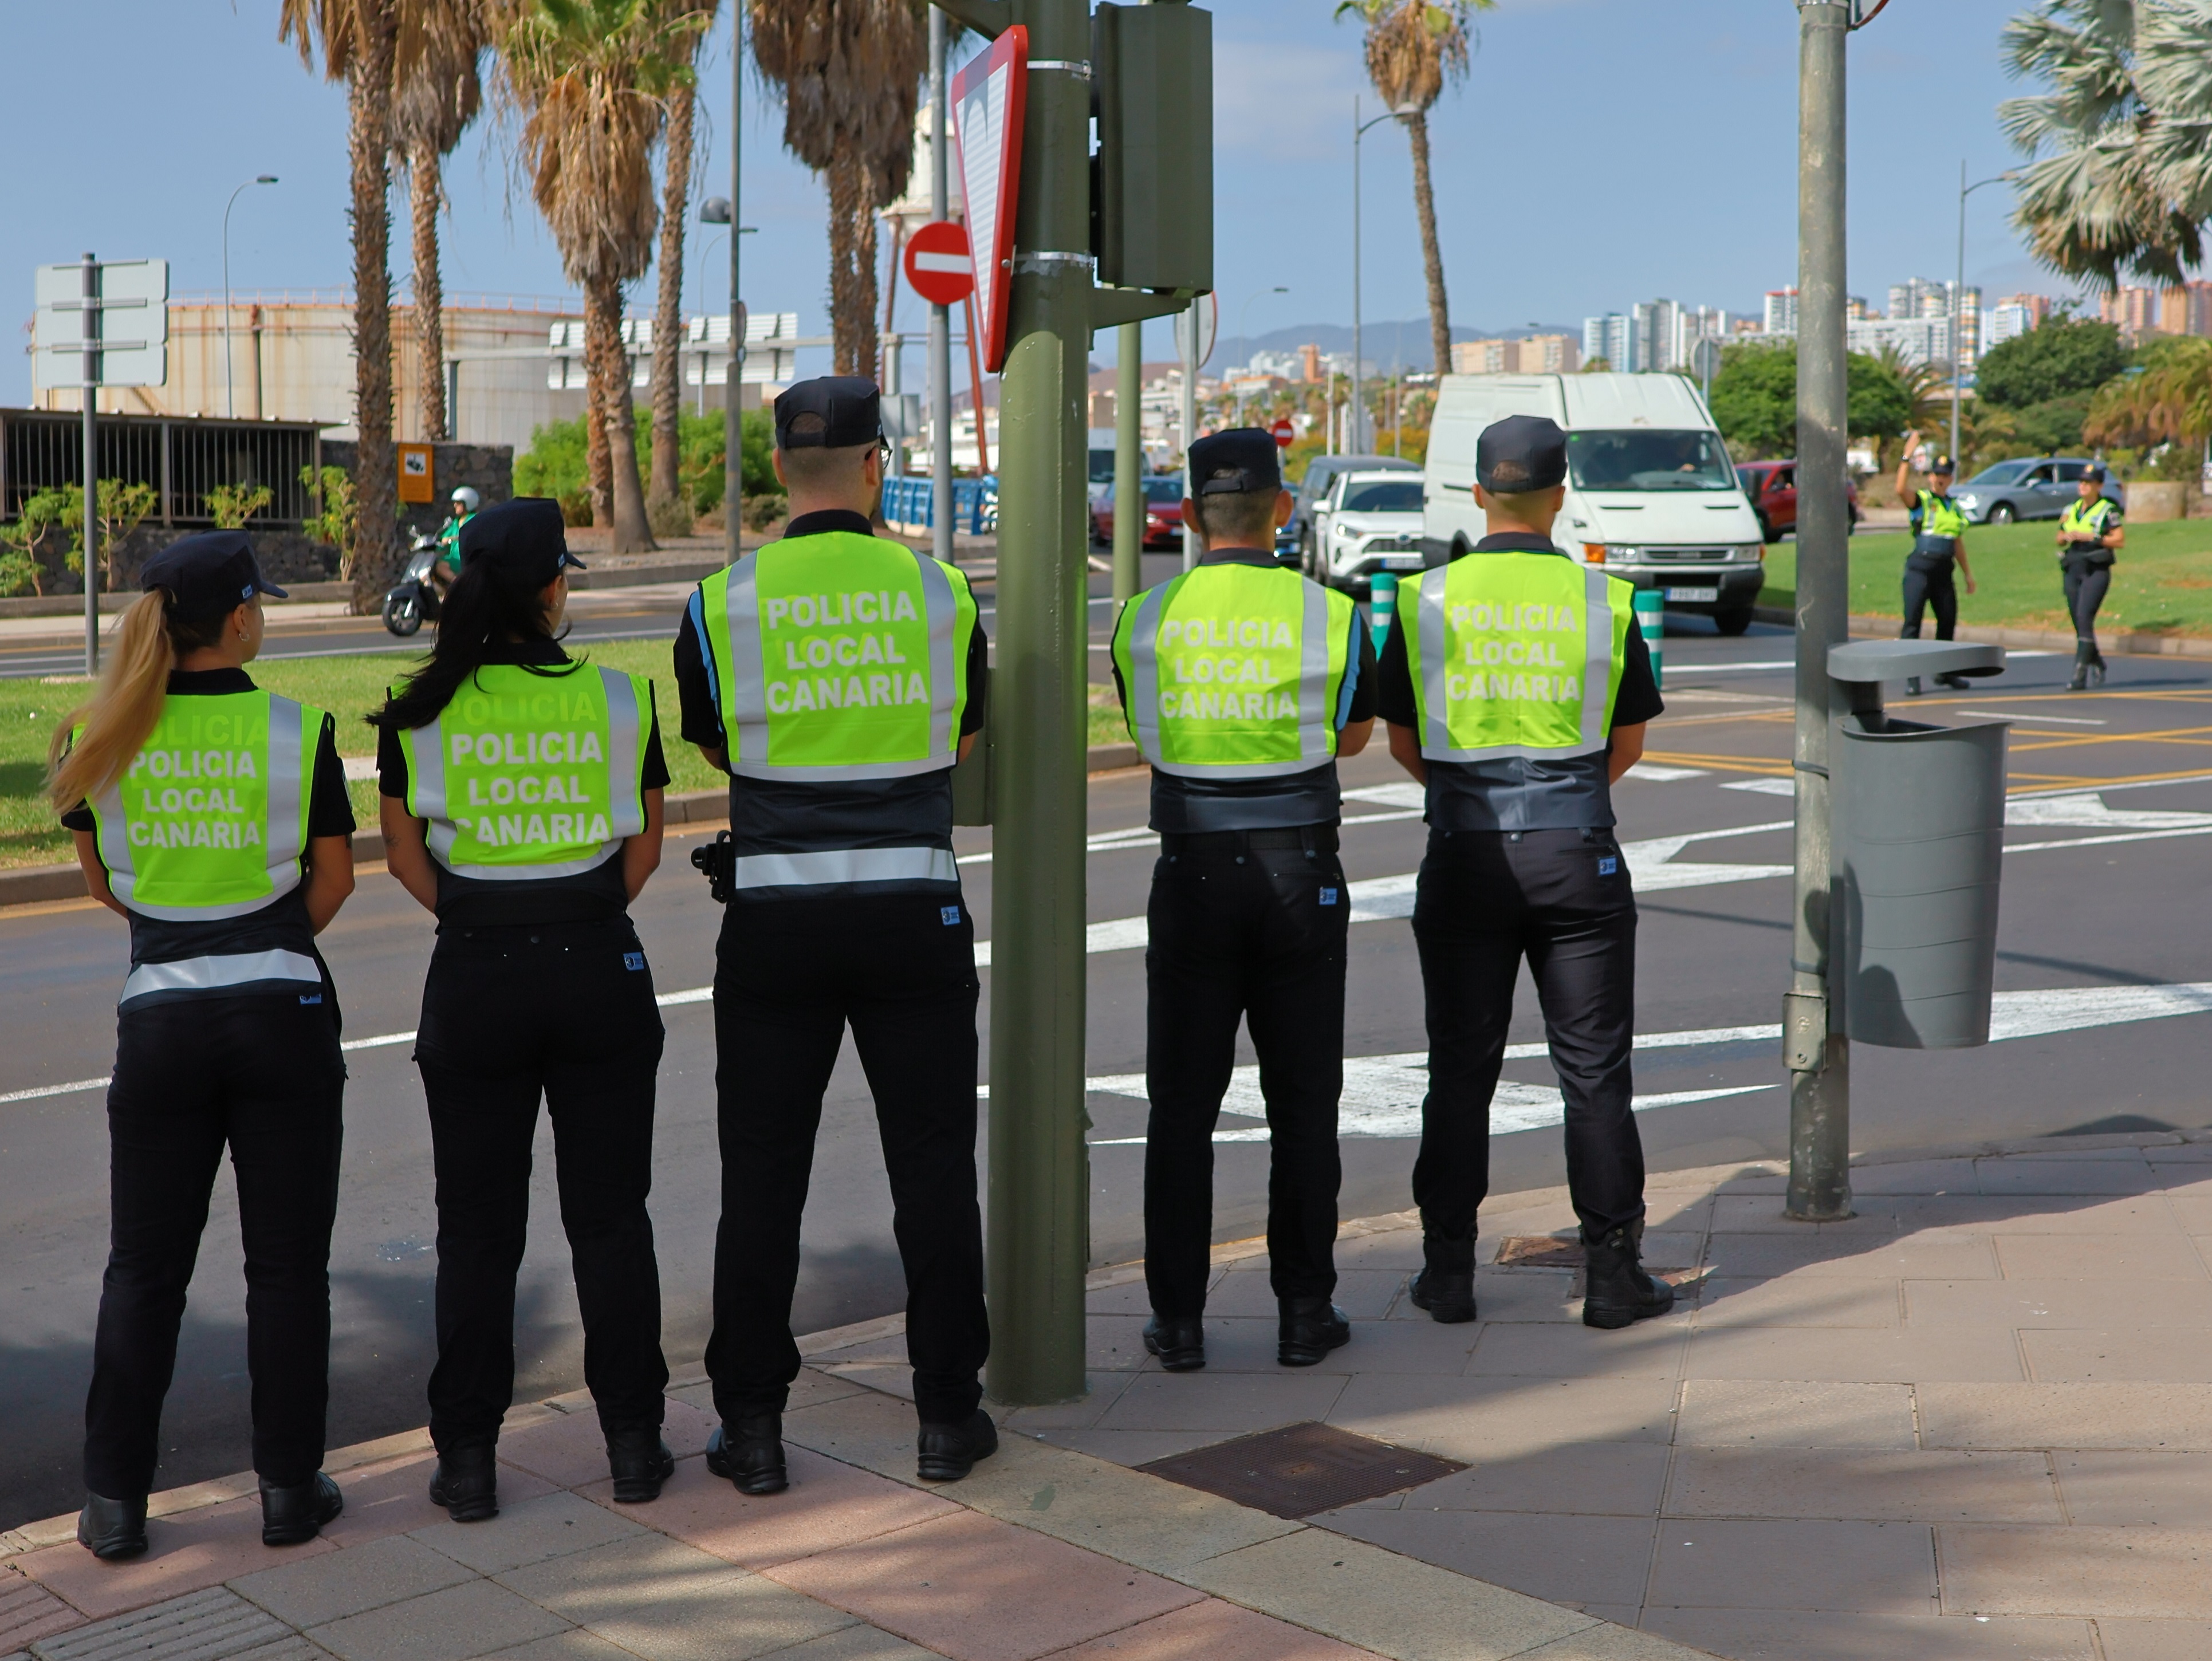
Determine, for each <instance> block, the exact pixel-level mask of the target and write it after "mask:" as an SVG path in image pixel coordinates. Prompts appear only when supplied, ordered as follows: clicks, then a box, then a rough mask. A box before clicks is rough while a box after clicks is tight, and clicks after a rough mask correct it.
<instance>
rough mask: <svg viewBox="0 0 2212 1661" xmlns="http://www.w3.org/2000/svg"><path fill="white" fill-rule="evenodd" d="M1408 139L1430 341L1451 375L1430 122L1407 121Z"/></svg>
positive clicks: (1439, 366)
mask: <svg viewBox="0 0 2212 1661" xmlns="http://www.w3.org/2000/svg"><path fill="white" fill-rule="evenodd" d="M1406 137H1407V139H1408V140H1409V141H1410V142H1411V143H1412V145H1413V208H1414V211H1415V212H1416V213H1417V214H1418V216H1419V218H1420V222H1421V270H1422V272H1423V274H1424V275H1425V276H1426V277H1427V278H1428V283H1429V337H1430V344H1431V345H1432V346H1433V347H1434V348H1435V350H1436V355H1437V374H1440V375H1444V374H1450V373H1451V302H1450V301H1449V300H1448V299H1446V298H1445V296H1444V257H1443V251H1442V250H1441V249H1440V248H1438V247H1437V195H1436V190H1435V188H1434V186H1431V184H1430V182H1429V118H1428V116H1427V115H1426V114H1425V113H1424V114H1420V115H1413V116H1408V117H1407V118H1406Z"/></svg>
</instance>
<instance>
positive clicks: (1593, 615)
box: [1379, 416, 1674, 1327]
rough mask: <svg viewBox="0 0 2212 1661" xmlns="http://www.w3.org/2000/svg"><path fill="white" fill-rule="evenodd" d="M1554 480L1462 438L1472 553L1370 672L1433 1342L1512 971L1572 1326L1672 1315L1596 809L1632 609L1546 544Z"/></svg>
mask: <svg viewBox="0 0 2212 1661" xmlns="http://www.w3.org/2000/svg"><path fill="white" fill-rule="evenodd" d="M1566 477H1567V443H1566V435H1565V433H1563V432H1561V431H1560V430H1559V427H1558V426H1557V425H1555V424H1554V423H1552V422H1550V421H1548V420H1546V419H1544V418H1543V417H1536V416H1513V417H1508V418H1507V419H1506V420H1504V421H1501V422H1498V423H1496V424H1495V425H1493V426H1491V427H1489V428H1487V429H1485V431H1484V432H1483V434H1482V435H1481V436H1480V438H1479V439H1478V440H1477V441H1476V447H1475V480H1476V484H1475V492H1474V496H1475V502H1476V503H1477V505H1479V506H1480V508H1482V509H1483V512H1484V514H1485V515H1486V519H1487V520H1488V528H1489V534H1488V535H1487V536H1486V537H1484V538H1482V540H1481V541H1480V542H1478V543H1476V544H1475V545H1474V549H1473V550H1472V551H1469V552H1468V553H1464V554H1462V555H1460V556H1458V557H1456V558H1455V559H1454V560H1452V561H1451V563H1449V564H1447V565H1444V566H1443V567H1440V568H1438V569H1432V570H1428V571H1425V572H1423V573H1422V574H1421V575H1420V577H1419V579H1418V580H1417V581H1414V582H1411V583H1408V584H1407V585H1406V586H1405V587H1401V589H1400V590H1399V591H1398V593H1399V599H1398V622H1397V625H1396V626H1395V628H1393V629H1392V630H1391V631H1390V637H1389V640H1388V641H1386V642H1384V643H1383V660H1382V664H1381V680H1382V689H1381V697H1380V700H1379V701H1380V703H1381V705H1382V715H1383V720H1384V721H1387V722H1388V723H1389V730H1390V753H1391V755H1392V756H1394V757H1396V758H1397V760H1398V762H1399V763H1400V764H1401V765H1402V766H1403V767H1404V768H1405V769H1406V770H1407V772H1408V773H1410V774H1412V775H1413V777H1415V778H1416V779H1419V780H1420V781H1421V782H1423V783H1425V785H1426V786H1427V787H1428V823H1429V848H1428V854H1427V856H1426V857H1425V859H1423V860H1422V861H1421V873H1420V878H1419V886H1418V888H1417V889H1416V890H1415V898H1414V902H1413V940H1414V942H1415V944H1416V945H1417V946H1419V949H1420V954H1421V980H1422V984H1423V987H1424V989H1425V993H1426V996H1427V1003H1428V1010H1427V1014H1428V1030H1429V1094H1428V1098H1427V1100H1426V1101H1425V1102H1424V1103H1423V1104H1422V1106H1421V1151H1420V1155H1419V1159H1417V1160H1416V1162H1415V1164H1414V1165H1413V1199H1414V1202H1415V1203H1416V1204H1418V1205H1419V1207H1420V1211H1421V1229H1422V1236H1423V1238H1422V1246H1423V1256H1424V1267H1423V1269H1422V1270H1421V1273H1420V1275H1419V1277H1418V1278H1417V1279H1416V1280H1415V1281H1414V1282H1413V1292H1412V1296H1413V1302H1414V1303H1415V1304H1416V1305H1418V1306H1419V1307H1420V1308H1423V1309H1425V1310H1427V1311H1429V1313H1430V1315H1431V1317H1433V1318H1435V1319H1437V1320H1438V1321H1446V1322H1453V1321H1471V1320H1473V1319H1474V1316H1475V1302H1474V1243H1475V1214H1476V1211H1477V1208H1479V1207H1480V1205H1481V1203H1482V1201H1483V1199H1484V1197H1485V1196H1486V1194H1487V1193H1488V1191H1489V1184H1490V1142H1489V1138H1490V1104H1491V1098H1492V1095H1493V1094H1494V1093H1495V1092H1496V1090H1497V1087H1498V1068H1499V1066H1500V1064H1501V1063H1502V1062H1503V1061H1504V1056H1505V1035H1506V1028H1507V1025H1508V1023H1509V1022H1510V1020H1511V1019H1512V1014H1513V989H1514V983H1515V981H1516V978H1517V977H1518V976H1519V974H1520V971H1521V964H1522V960H1523V959H1524V958H1525V959H1526V960H1527V962H1528V970H1529V974H1530V977H1531V978H1533V979H1534V982H1535V983H1536V997H1537V1001H1538V1002H1539V1003H1540V1004H1541V1006H1542V1007H1543V1013H1544V1033H1545V1037H1546V1038H1547V1039H1548V1040H1549V1043H1550V1046H1551V1052H1552V1068H1553V1072H1554V1073H1556V1074H1558V1076H1559V1092H1560V1094H1561V1095H1562V1096H1563V1097H1564V1098H1565V1110H1566V1126H1565V1129H1566V1156H1567V1193H1568V1197H1569V1199H1570V1200H1571V1202H1572V1203H1573V1205H1574V1208H1575V1214H1576V1216H1577V1219H1578V1220H1580V1222H1581V1225H1582V1240H1583V1266H1584V1270H1585V1274H1586V1279H1587V1291H1586V1293H1585V1296H1584V1298H1583V1322H1584V1323H1585V1324H1587V1325H1589V1326H1594V1327H1624V1326H1626V1325H1628V1324H1629V1323H1632V1322H1634V1321H1640V1320H1643V1319H1644V1318H1646V1317H1650V1316H1654V1315H1662V1314H1664V1313H1665V1312H1666V1311H1667V1310H1668V1308H1670V1307H1671V1306H1672V1305H1673V1303H1674V1291H1673V1288H1672V1287H1668V1286H1667V1285H1666V1284H1665V1283H1664V1282H1662V1281H1654V1280H1653V1279H1652V1278H1651V1277H1650V1275H1647V1274H1645V1273H1644V1269H1643V1267H1642V1262H1641V1256H1642V1251H1641V1241H1642V1238H1643V1233H1644V1149H1643V1144H1642V1141H1641V1140H1640V1139H1639V1138H1638V1135H1637V1129H1636V1120H1635V1116H1634V1115H1633V1113H1632V1110H1631V1105H1630V1104H1631V1098H1632V1096H1633V1094H1634V1091H1635V1081H1634V1078H1633V1074H1632V1067H1631V1058H1630V1041H1631V1037H1632V1034H1633V1031H1634V1027H1635V1014H1636V1009H1635V1002H1636V896H1635V893H1634V891H1633V890H1632V888H1631V886H1630V883H1629V871H1628V864H1627V861H1626V860H1625V859H1623V858H1622V856H1621V852H1620V843H1618V842H1616V841H1615V840H1614V838H1613V823H1614V821H1613V796H1612V786H1613V782H1614V781H1615V780H1617V779H1619V778H1620V776H1621V775H1622V774H1623V773H1626V771H1627V770H1629V769H1630V768H1631V767H1632V766H1633V765H1635V764H1636V760H1637V758H1638V757H1639V756H1641V755H1642V754H1643V753H1644V723H1645V722H1647V721H1650V719H1651V717H1653V716H1654V715H1657V714H1658V713H1659V712H1660V709H1661V708H1662V705H1661V703H1660V701H1659V691H1658V688H1657V685H1656V683H1655V680H1654V678H1653V676H1652V673H1651V660H1650V654H1649V652H1648V651H1647V650H1646V649H1645V648H1644V637H1643V636H1642V634H1641V633H1639V632H1638V630H1637V628H1636V627H1635V624H1634V621H1633V610H1632V599H1633V597H1634V593H1635V588H1634V585H1633V584H1632V583H1629V582H1626V581H1622V580H1621V579H1620V578H1619V577H1611V576H1608V575H1607V574H1606V570H1605V568H1604V567H1603V566H1601V565H1584V564H1583V563H1580V562H1579V561H1577V560H1575V559H1573V558H1572V557H1570V556H1567V555H1565V554H1564V553H1562V552H1561V551H1560V550H1559V546H1558V545H1556V544H1555V543H1554V541H1553V534H1552V527H1553V521H1554V520H1556V519H1557V517H1558V515H1559V508H1560V506H1561V504H1562V503H1563V502H1564V501H1565V495H1566V491H1565V480H1566Z"/></svg>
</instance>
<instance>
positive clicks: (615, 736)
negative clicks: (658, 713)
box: [599, 669, 645, 842]
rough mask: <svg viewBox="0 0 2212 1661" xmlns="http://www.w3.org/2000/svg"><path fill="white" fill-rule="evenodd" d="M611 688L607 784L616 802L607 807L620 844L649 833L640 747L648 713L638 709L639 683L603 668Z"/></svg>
mask: <svg viewBox="0 0 2212 1661" xmlns="http://www.w3.org/2000/svg"><path fill="white" fill-rule="evenodd" d="M599 674H600V677H601V678H602V679H603V680H604V682H605V685H606V689H607V727H608V732H607V781H608V782H609V783H610V784H611V785H612V787H613V788H614V800H612V801H611V802H610V803H608V805H607V818H608V819H609V821H610V822H611V824H612V827H613V828H612V830H611V831H610V832H609V835H610V836H611V838H612V839H613V840H615V841H617V842H621V841H623V840H626V839H627V838H629V837H641V836H643V835H644V834H645V791H644V790H643V788H641V781H642V780H643V778H644V777H645V774H644V772H643V771H642V770H641V763H640V760H639V756H638V745H640V743H641V742H642V740H643V736H644V732H645V711H644V710H642V709H639V708H638V707H637V683H636V682H635V681H634V680H632V679H631V678H629V676H628V675H625V674H621V673H618V672H616V671H615V670H612V669H602V670H600V671H599Z"/></svg>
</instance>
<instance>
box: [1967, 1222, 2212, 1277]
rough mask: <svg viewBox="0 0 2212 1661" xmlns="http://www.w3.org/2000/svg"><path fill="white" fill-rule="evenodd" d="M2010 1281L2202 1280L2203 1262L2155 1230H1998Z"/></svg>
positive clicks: (2001, 1262)
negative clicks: (2127, 1232)
mask: <svg viewBox="0 0 2212 1661" xmlns="http://www.w3.org/2000/svg"><path fill="white" fill-rule="evenodd" d="M1991 1238H1993V1239H1994V1240H1995V1241H1996V1249H1997V1262H1998V1264H1999V1265H2000V1266H2001V1267H2002V1269H2003V1270H2004V1275H2005V1279H2007V1280H2008V1281H2203V1280H2207V1279H2212V1275H2207V1274H2206V1272H2205V1268H2204V1260H2203V1258H2202V1257H2200V1256H2197V1253H2196V1252H2195V1251H2193V1250H2183V1249H2177V1248H2176V1247H2175V1246H2174V1244H2173V1243H2172V1241H2170V1240H2168V1239H2167V1238H2166V1237H2165V1236H2163V1235H2158V1234H2014V1233H2010V1232H2006V1231H2004V1230H2002V1229H1999V1230H1998V1231H1997V1232H1996V1234H1994V1235H1993V1236H1992V1237H1991Z"/></svg>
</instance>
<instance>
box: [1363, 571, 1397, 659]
mask: <svg viewBox="0 0 2212 1661" xmlns="http://www.w3.org/2000/svg"><path fill="white" fill-rule="evenodd" d="M1367 594H1368V599H1367V624H1368V627H1369V628H1370V630H1372V631H1373V633H1374V636H1375V655H1376V657H1378V658H1379V657H1381V656H1382V655H1383V642H1384V641H1385V640H1387V639H1389V635H1390V624H1391V622H1392V620H1393V619H1395V618H1396V617H1397V615H1398V579H1397V578H1396V577H1395V576H1394V575H1391V574H1390V573H1389V572H1388V571H1377V572H1376V574H1375V575H1373V576H1371V577H1370V578H1368V579H1367Z"/></svg>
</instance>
